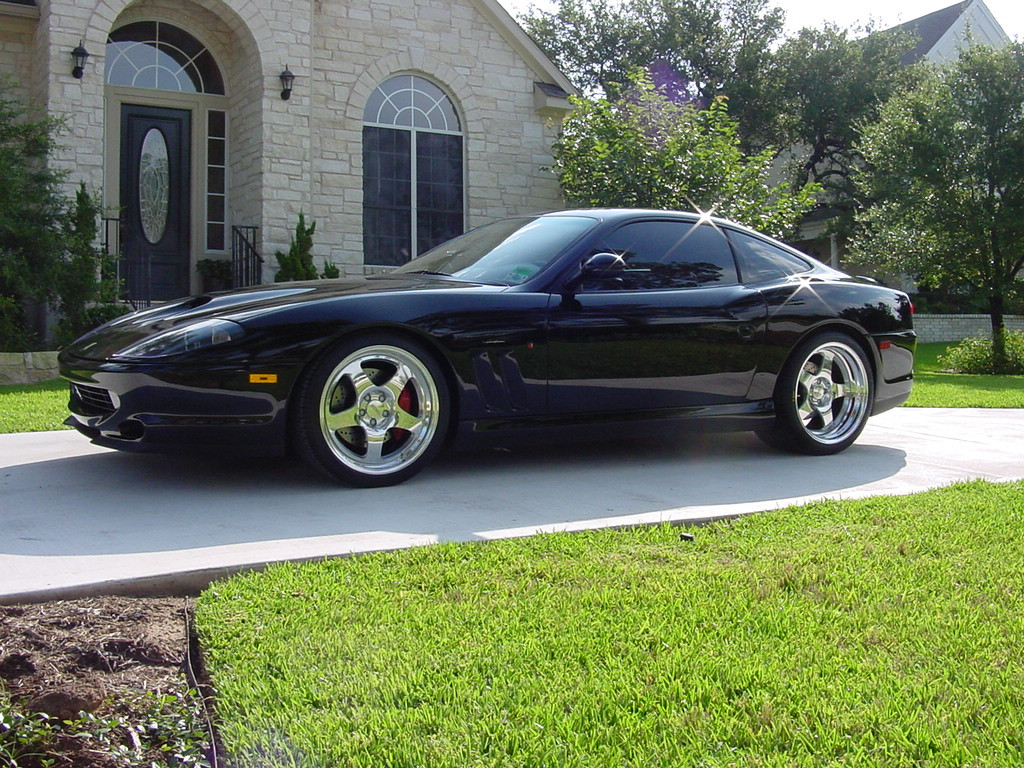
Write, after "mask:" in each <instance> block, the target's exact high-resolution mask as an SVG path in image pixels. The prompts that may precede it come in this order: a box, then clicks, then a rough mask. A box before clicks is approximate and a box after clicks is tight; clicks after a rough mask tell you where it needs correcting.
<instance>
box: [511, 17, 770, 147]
mask: <svg viewBox="0 0 1024 768" xmlns="http://www.w3.org/2000/svg"><path fill="white" fill-rule="evenodd" d="M553 6H554V7H553V8H552V10H551V11H545V10H543V9H541V8H539V7H537V6H531V7H530V9H529V11H527V12H526V13H525V14H523V15H522V16H521V17H520V19H519V21H520V23H521V24H522V25H523V28H524V29H526V30H527V32H529V33H530V35H531V36H532V37H533V39H535V40H536V41H537V42H538V44H539V45H540V46H541V48H543V49H544V51H545V53H547V54H548V56H550V57H551V59H552V60H553V61H555V62H556V63H557V64H558V65H559V67H560V68H561V70H562V71H563V72H565V73H566V74H567V75H568V77H569V78H570V79H571V80H572V81H573V83H574V84H575V85H576V86H577V87H578V88H579V89H580V90H581V91H582V92H583V93H584V94H588V95H590V94H595V93H598V92H599V93H600V94H602V95H604V96H606V97H609V98H616V97H618V96H621V95H622V93H623V88H624V87H626V88H628V85H629V80H630V77H629V75H630V73H631V72H632V71H633V70H634V69H649V68H651V67H654V66H659V67H663V68H665V69H667V70H669V71H671V72H672V73H673V74H674V76H675V77H676V78H677V79H678V81H679V82H680V84H681V86H682V87H683V88H684V89H685V90H686V92H687V93H688V95H690V96H691V97H694V98H699V99H701V100H703V101H704V102H705V103H710V102H711V100H712V99H714V98H715V97H717V96H720V95H723V94H724V95H726V96H728V97H729V103H730V109H731V111H732V113H733V115H734V116H736V117H737V118H738V120H739V122H740V130H741V136H742V139H743V141H744V143H745V146H756V147H758V148H764V147H765V146H767V145H769V144H772V143H777V135H778V132H777V124H778V116H779V115H778V90H777V89H776V88H775V87H774V86H773V84H774V83H775V78H774V69H775V68H774V66H773V64H772V53H771V51H772V50H773V49H774V48H775V44H776V43H777V41H778V39H779V35H780V34H781V32H782V26H783V20H784V17H783V13H782V11H781V9H779V8H778V7H775V6H773V5H771V4H770V3H769V2H768V0H726V1H725V2H721V1H720V0H623V2H615V1H614V0H557V2H555V3H554V4H553Z"/></svg>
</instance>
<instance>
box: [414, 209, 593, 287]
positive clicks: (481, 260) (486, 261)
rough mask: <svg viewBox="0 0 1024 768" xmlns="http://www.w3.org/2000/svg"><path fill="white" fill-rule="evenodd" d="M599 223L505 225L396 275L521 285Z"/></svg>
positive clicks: (557, 220) (559, 220)
mask: <svg viewBox="0 0 1024 768" xmlns="http://www.w3.org/2000/svg"><path fill="white" fill-rule="evenodd" d="M596 223H597V222H596V220H595V219H592V218H589V217H585V216H550V217H537V218H522V219H503V220H501V221H496V222H493V223H492V224H487V225H485V226H483V227H479V228H477V229H473V230H470V231H469V232H467V233H466V234H464V235H460V236H459V237H456V238H455V239H454V240H449V241H448V242H446V243H443V244H441V245H439V246H438V247H437V248H434V249H433V250H431V251H428V252H427V253H425V254H423V255H422V256H420V257H419V258H417V259H413V260H412V261H410V262H409V263H408V264H405V265H404V266H402V267H399V268H398V269H397V270H396V272H399V273H405V274H432V275H448V276H451V277H457V278H459V279H460V280H471V281H473V282H479V283H494V284H498V285H519V284H520V283H524V282H526V281H527V280H529V279H530V278H531V277H533V276H534V275H535V274H537V273H538V272H540V271H541V270H542V269H543V268H544V267H546V266H547V265H548V264H550V263H551V261H552V260H553V259H554V258H555V257H556V256H558V254H560V253H561V252H562V251H563V250H565V248H566V246H568V245H569V244H570V243H572V242H573V241H574V240H575V239H576V238H577V237H579V236H580V235H582V234H583V233H584V232H586V231H587V230H588V229H590V228H591V227H592V226H594V224H596Z"/></svg>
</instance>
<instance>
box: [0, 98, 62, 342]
mask: <svg viewBox="0 0 1024 768" xmlns="http://www.w3.org/2000/svg"><path fill="white" fill-rule="evenodd" d="M9 92H10V86H9V83H8V82H6V81H4V80H0V351H7V352H17V351H23V350H26V349H30V348H31V347H32V346H34V345H35V344H38V343H39V342H40V341H41V339H39V338H36V337H35V335H34V333H33V331H32V329H30V328H29V327H28V324H27V322H28V321H27V316H26V307H27V306H28V305H30V304H32V303H43V302H47V301H51V300H53V299H54V298H56V288H57V276H58V274H59V271H60V267H61V260H62V258H63V254H64V252H65V247H66V241H65V238H66V231H67V230H66V227H65V226H64V224H65V221H66V215H67V210H68V201H67V198H66V196H65V195H64V194H63V192H62V189H61V184H62V182H63V180H64V174H62V173H60V172H58V171H55V170H53V169H52V168H51V167H50V166H49V164H48V162H47V161H48V159H49V157H50V154H51V152H52V151H53V149H54V147H55V137H56V134H57V132H58V131H59V129H60V127H61V124H60V122H59V121H57V120H55V119H53V118H46V119H44V120H39V121H32V120H29V119H28V118H27V116H26V112H25V109H24V107H23V105H22V104H21V103H20V102H19V101H18V100H17V99H15V98H13V97H11V96H9Z"/></svg>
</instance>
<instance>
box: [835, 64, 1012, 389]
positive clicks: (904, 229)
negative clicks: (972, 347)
mask: <svg viewBox="0 0 1024 768" xmlns="http://www.w3.org/2000/svg"><path fill="white" fill-rule="evenodd" d="M862 151H863V153H864V156H865V158H866V159H867V161H868V164H869V165H868V167H867V169H866V171H865V173H864V174H862V177H861V183H862V185H863V187H864V189H865V191H866V194H867V195H869V196H870V197H872V198H874V199H877V200H878V201H879V202H878V204H876V205H874V206H873V207H871V208H869V209H867V210H866V211H865V212H864V213H863V214H861V215H860V216H859V217H858V218H859V223H860V225H861V226H862V232H861V233H860V235H859V236H858V237H857V239H856V240H855V242H854V243H853V253H854V256H855V257H856V258H858V259H859V260H861V261H863V262H866V263H872V262H873V263H875V264H879V265H881V266H883V267H885V268H888V269H890V270H891V271H894V272H903V273H906V274H913V275H919V276H920V278H921V280H922V281H923V282H924V283H925V284H927V285H929V286H931V287H944V286H956V285H960V284H965V283H966V284H972V285H976V286H978V287H979V288H980V289H981V290H983V291H984V292H985V294H986V295H987V298H988V312H989V315H990V317H991V320H992V329H993V335H994V338H996V339H997V341H998V340H1000V339H1001V334H1000V330H1001V329H1002V327H1003V314H1004V312H1005V306H1006V299H1007V296H1008V294H1009V293H1010V292H1011V291H1012V290H1013V288H1014V287H1015V285H1016V284H1017V280H1018V278H1017V275H1018V273H1019V272H1020V271H1021V269H1022V268H1024V164H1022V163H1021V162H1020V158H1021V157H1024V46H1022V45H1020V44H1012V45H1008V46H1006V47H1005V48H1002V49H999V50H995V49H992V48H987V47H984V46H975V47H972V48H968V49H965V50H963V51H962V52H961V54H960V57H959V59H958V60H957V61H956V62H955V63H954V64H953V65H951V66H950V67H948V68H947V69H943V70H936V71H933V72H931V73H930V74H929V75H928V76H927V77H925V78H923V79H922V81H921V82H919V83H918V84H917V85H916V86H915V87H914V88H912V89H910V90H909V91H907V92H906V93H904V94H901V95H899V96H896V97H894V98H892V99H890V100H889V101H888V102H887V103H886V104H885V105H884V107H883V108H882V110H881V113H880V116H879V119H878V120H877V121H876V122H875V123H873V124H871V125H869V126H868V127H867V128H866V129H865V131H864V138H863V142H862ZM994 354H995V360H996V366H997V369H999V368H1001V366H1002V365H1003V364H1004V363H1005V354H1004V353H1003V351H1002V350H1001V349H1000V346H999V344H998V343H997V344H996V348H995V351H994Z"/></svg>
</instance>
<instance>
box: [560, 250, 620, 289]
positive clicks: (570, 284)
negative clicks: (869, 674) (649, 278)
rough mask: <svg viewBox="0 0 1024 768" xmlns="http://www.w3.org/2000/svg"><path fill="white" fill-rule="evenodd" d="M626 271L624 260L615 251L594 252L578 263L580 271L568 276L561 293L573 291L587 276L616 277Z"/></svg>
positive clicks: (599, 277)
mask: <svg viewBox="0 0 1024 768" xmlns="http://www.w3.org/2000/svg"><path fill="white" fill-rule="evenodd" d="M625 271H626V262H625V260H624V259H623V258H622V257H621V256H619V255H618V254H617V253H607V252H601V253H595V254H594V255H593V256H590V257H589V258H588V259H587V260H586V261H584V262H583V264H581V265H580V271H579V272H578V273H577V274H576V275H575V276H574V277H571V278H569V280H568V281H567V282H566V284H565V286H564V287H563V289H562V291H563V293H575V292H576V291H577V290H579V287H580V286H581V285H583V281H584V280H586V279H587V278H597V279H601V278H606V277H616V276H618V275H620V274H622V273H623V272H625Z"/></svg>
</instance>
